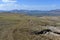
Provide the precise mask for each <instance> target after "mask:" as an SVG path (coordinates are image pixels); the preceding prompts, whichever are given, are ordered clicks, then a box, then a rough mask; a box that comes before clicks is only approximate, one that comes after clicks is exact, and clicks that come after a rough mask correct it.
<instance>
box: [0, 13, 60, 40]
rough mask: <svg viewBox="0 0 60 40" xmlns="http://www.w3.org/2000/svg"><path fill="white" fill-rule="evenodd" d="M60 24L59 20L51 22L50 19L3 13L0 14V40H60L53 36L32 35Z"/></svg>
mask: <svg viewBox="0 0 60 40" xmlns="http://www.w3.org/2000/svg"><path fill="white" fill-rule="evenodd" d="M58 18H59V17H58ZM58 23H60V21H59V20H55V21H54V20H50V17H42V18H40V17H34V16H27V15H23V14H9V13H5V14H4V13H3V14H0V40H60V39H59V38H60V37H55V36H52V35H35V34H31V32H33V31H37V30H39V31H40V30H43V29H45V27H46V26H47V25H48V26H55V25H56V27H57V26H60V24H58Z"/></svg>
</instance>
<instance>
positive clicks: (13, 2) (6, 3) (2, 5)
mask: <svg viewBox="0 0 60 40" xmlns="http://www.w3.org/2000/svg"><path fill="white" fill-rule="evenodd" d="M14 9H18V10H21V9H23V10H54V9H60V0H0V10H14Z"/></svg>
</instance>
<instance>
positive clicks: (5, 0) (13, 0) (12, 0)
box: [2, 0, 17, 3]
mask: <svg viewBox="0 0 60 40" xmlns="http://www.w3.org/2000/svg"><path fill="white" fill-rule="evenodd" d="M2 2H5V3H6V2H17V1H16V0H2Z"/></svg>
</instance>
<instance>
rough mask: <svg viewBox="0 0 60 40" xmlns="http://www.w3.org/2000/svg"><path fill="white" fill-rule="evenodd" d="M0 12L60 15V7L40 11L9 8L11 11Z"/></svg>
mask: <svg viewBox="0 0 60 40" xmlns="http://www.w3.org/2000/svg"><path fill="white" fill-rule="evenodd" d="M0 12H10V13H22V14H27V15H31V16H60V9H56V10H50V11H41V10H11V11H0Z"/></svg>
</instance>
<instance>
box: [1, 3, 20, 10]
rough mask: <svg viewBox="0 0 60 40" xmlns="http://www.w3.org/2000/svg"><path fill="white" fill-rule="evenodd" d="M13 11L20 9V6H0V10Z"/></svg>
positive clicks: (11, 4)
mask: <svg viewBox="0 0 60 40" xmlns="http://www.w3.org/2000/svg"><path fill="white" fill-rule="evenodd" d="M13 9H20V5H19V4H14V3H8V4H0V10H13Z"/></svg>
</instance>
